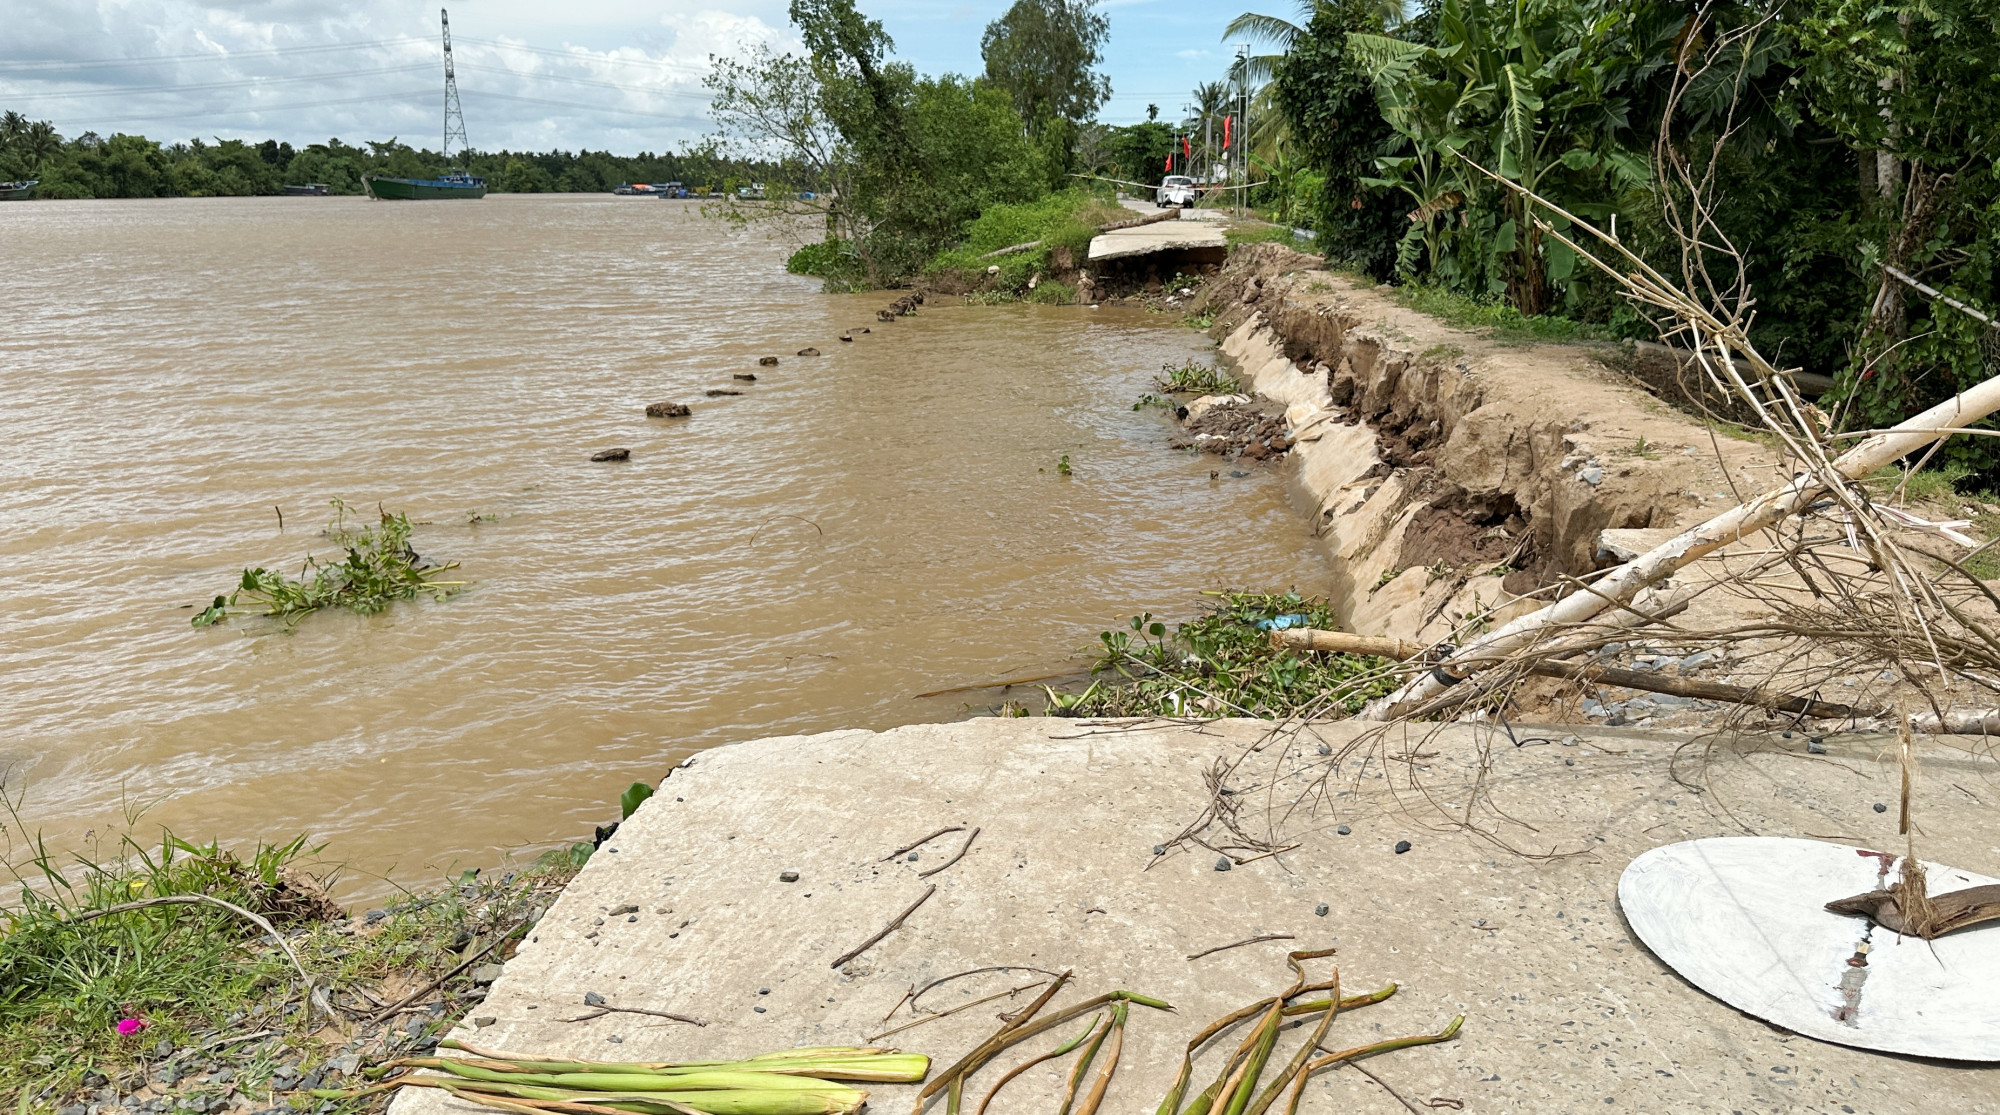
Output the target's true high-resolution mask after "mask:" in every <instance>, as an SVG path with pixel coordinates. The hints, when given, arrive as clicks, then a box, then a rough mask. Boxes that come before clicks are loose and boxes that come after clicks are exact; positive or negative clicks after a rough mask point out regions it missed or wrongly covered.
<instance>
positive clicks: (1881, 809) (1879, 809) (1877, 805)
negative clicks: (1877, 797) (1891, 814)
mask: <svg viewBox="0 0 2000 1115" xmlns="http://www.w3.org/2000/svg"><path fill="white" fill-rule="evenodd" d="M1888 811H1889V807H1888V806H1886V805H1883V804H1882V803H1881V802H1879V801H1878V802H1876V803H1875V812H1877V813H1887V812H1888Z"/></svg>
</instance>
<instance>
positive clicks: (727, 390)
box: [702, 387, 743, 399]
mask: <svg viewBox="0 0 2000 1115" xmlns="http://www.w3.org/2000/svg"><path fill="white" fill-rule="evenodd" d="M742 393H743V392H741V391H738V390H736V389H735V388H734V387H711V388H709V389H708V390H706V391H704V392H702V394H704V395H707V396H708V397H709V398H711V399H713V398H715V397H716V396H717V395H741V394H742Z"/></svg>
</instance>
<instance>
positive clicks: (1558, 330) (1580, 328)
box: [1393, 286, 1611, 343]
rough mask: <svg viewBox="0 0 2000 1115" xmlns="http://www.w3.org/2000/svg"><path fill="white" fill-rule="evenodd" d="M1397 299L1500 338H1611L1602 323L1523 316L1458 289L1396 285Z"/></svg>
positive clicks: (1457, 325)
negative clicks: (1460, 291) (1460, 292)
mask: <svg viewBox="0 0 2000 1115" xmlns="http://www.w3.org/2000/svg"><path fill="white" fill-rule="evenodd" d="M1393 294H1394V297H1395V299H1396V301H1397V302H1399V303H1401V304H1402V305H1404V306H1407V307H1409V308H1410V309H1412V310H1415V311H1417V312H1418V313H1421V314H1428V315H1429V316H1431V317H1434V318H1437V319H1438V320H1439V321H1442V322H1444V323H1445V324H1446V325H1450V326H1452V327H1454V328H1458V329H1474V330H1480V331H1483V332H1486V333H1487V334H1489V335H1490V336H1491V337H1492V338H1493V339H1494V340H1499V341H1515V342H1526V341H1539V342H1552V343H1562V342H1568V341H1584V340H1601V339H1608V338H1609V337H1610V336H1611V334H1610V333H1609V332H1608V331H1607V330H1605V329H1604V328H1603V327H1602V326H1597V325H1591V324H1588V323H1586V322H1581V321H1575V320H1572V319H1570V318H1566V317H1562V316H1560V315H1557V314H1542V315H1540V316H1537V317H1526V316H1523V315H1522V313H1521V311H1519V310H1517V309H1515V308H1514V307H1512V306H1509V305H1507V304H1506V303H1505V302H1499V301H1490V302H1486V301H1480V300H1478V299H1475V298H1471V297H1468V296H1467V295H1463V294H1459V293H1458V292H1456V291H1450V290H1445V289H1444V288H1442V287H1434V286H1404V287H1395V288H1393Z"/></svg>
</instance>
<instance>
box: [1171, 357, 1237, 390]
mask: <svg viewBox="0 0 2000 1115" xmlns="http://www.w3.org/2000/svg"><path fill="white" fill-rule="evenodd" d="M1160 371H1161V372H1162V373H1163V374H1161V375H1157V376H1154V377H1153V382H1154V383H1157V384H1159V385H1160V389H1161V390H1163V391H1171V392H1173V393H1174V394H1177V395H1232V394H1235V392H1236V389H1237V388H1238V387H1239V386H1241V385H1240V384H1238V383H1237V382H1236V377H1235V376H1233V375H1230V374H1229V373H1228V372H1225V371H1223V370H1222V369H1221V368H1215V367H1211V366H1209V365H1207V364H1197V363H1195V362H1194V361H1192V360H1190V361H1188V362H1187V363H1185V364H1182V365H1181V366H1180V367H1178V368H1176V367H1174V366H1173V365H1172V364H1162V365H1160Z"/></svg>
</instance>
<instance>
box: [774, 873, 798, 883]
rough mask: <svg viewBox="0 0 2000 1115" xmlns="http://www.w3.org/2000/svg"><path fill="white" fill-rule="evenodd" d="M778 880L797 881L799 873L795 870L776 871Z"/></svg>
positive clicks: (784, 881) (783, 881)
mask: <svg viewBox="0 0 2000 1115" xmlns="http://www.w3.org/2000/svg"><path fill="white" fill-rule="evenodd" d="M778 881H779V882H781V883H796V882H798V881H799V873H798V872H796V871H780V872H778Z"/></svg>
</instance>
